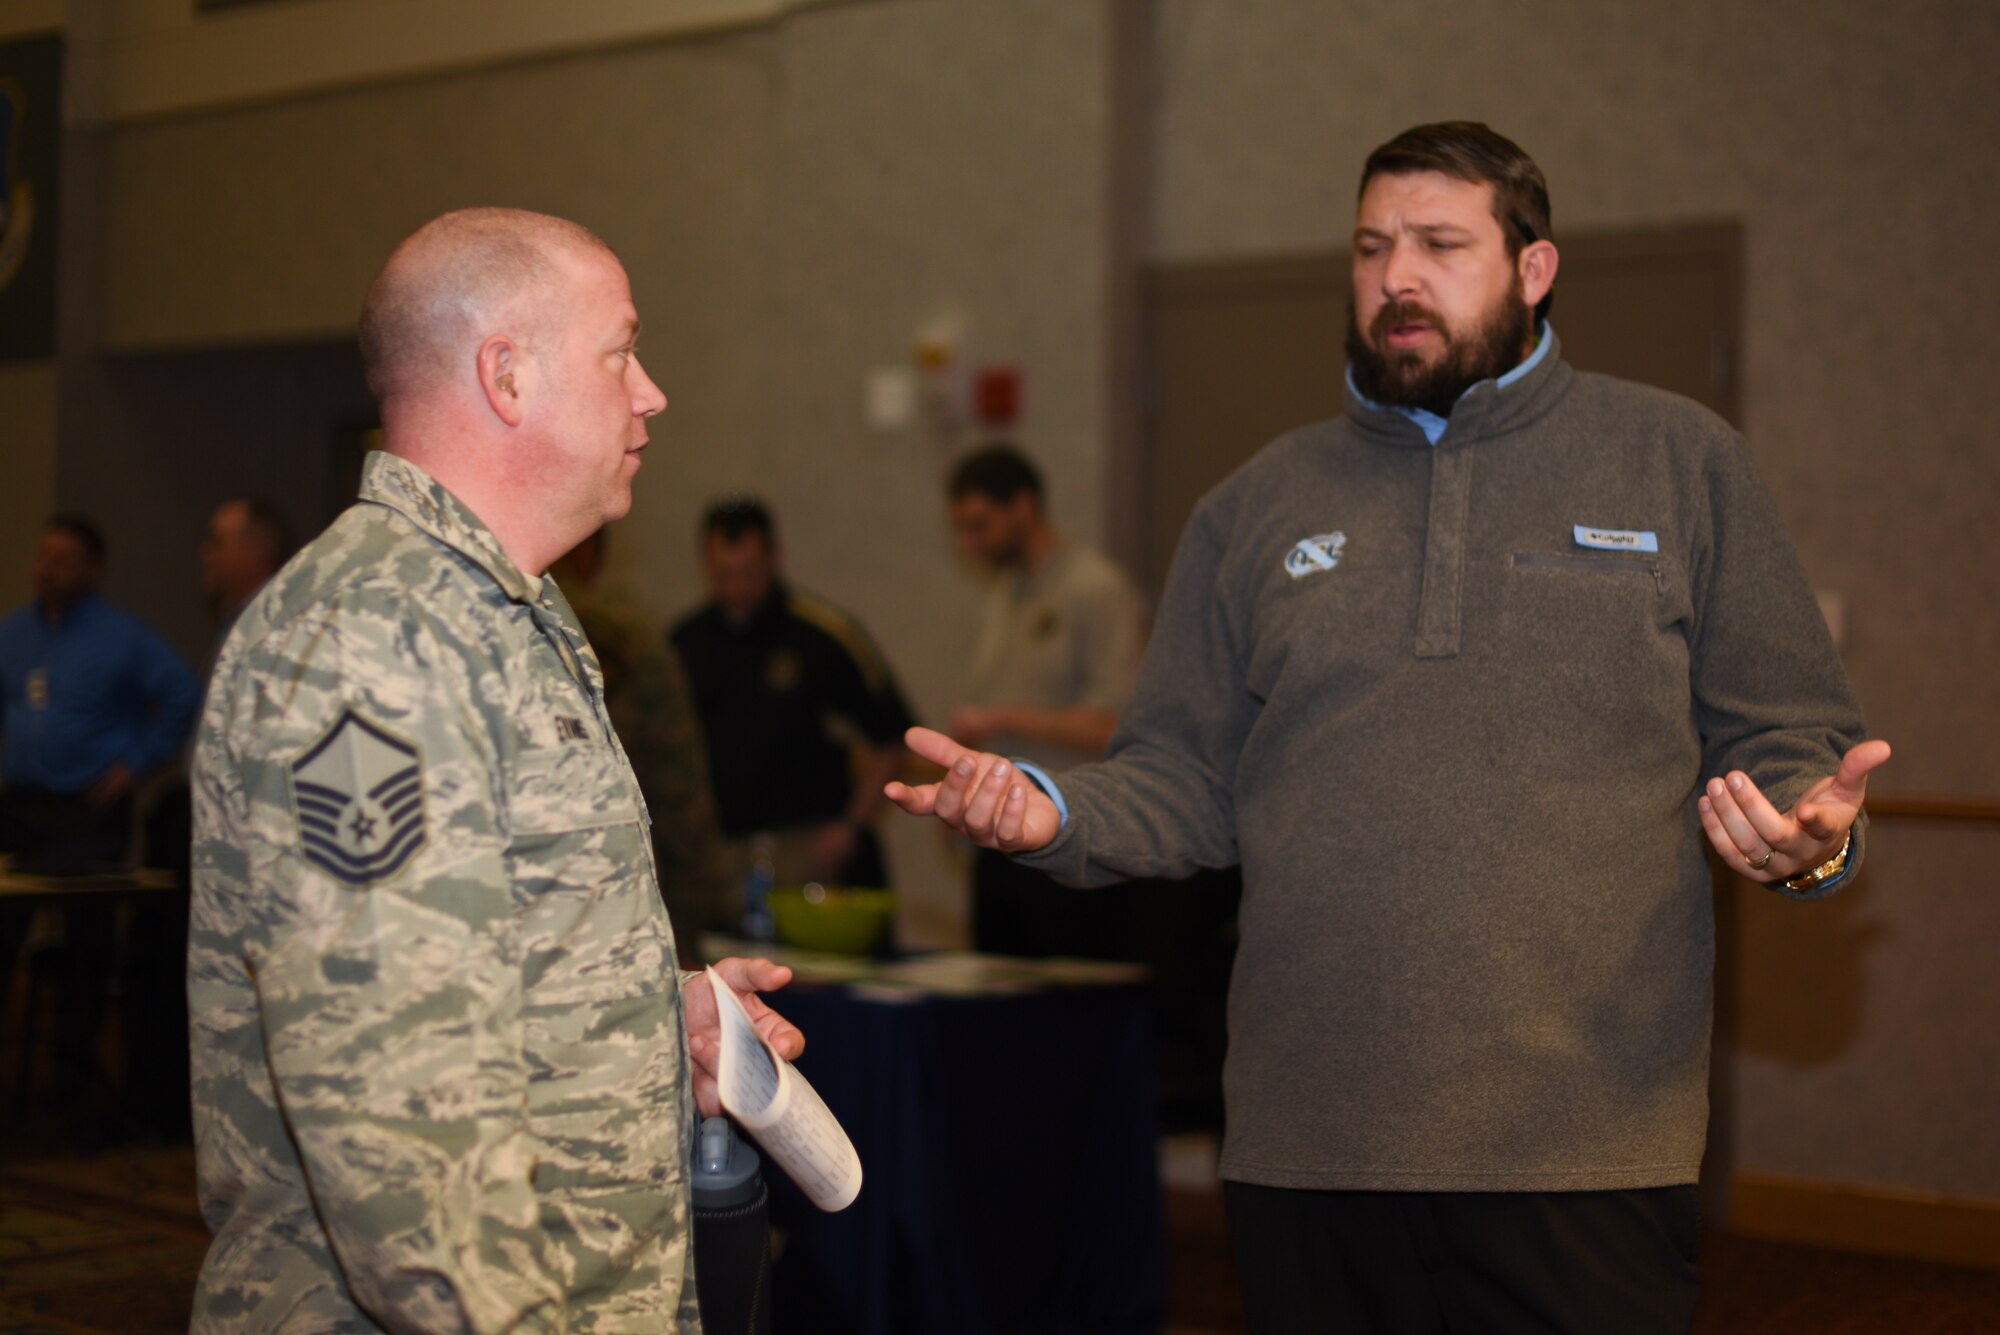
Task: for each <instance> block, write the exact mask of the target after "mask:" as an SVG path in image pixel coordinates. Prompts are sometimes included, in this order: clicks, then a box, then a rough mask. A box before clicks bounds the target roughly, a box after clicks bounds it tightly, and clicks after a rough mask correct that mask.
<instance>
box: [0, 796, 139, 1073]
mask: <svg viewBox="0 0 2000 1335" xmlns="http://www.w3.org/2000/svg"><path fill="white" fill-rule="evenodd" d="M131 842H132V798H131V796H130V795H129V794H128V795H126V796H124V797H121V798H119V799H117V800H116V801H114V802H111V803H109V804H106V805H102V806H100V805H98V804H97V803H94V802H92V801H91V800H90V799H89V798H88V797H87V796H85V795H84V794H82V793H52V792H49V791H47V790H45V789H40V788H21V787H14V788H10V789H8V790H7V791H6V792H4V793H0V851H4V852H8V853H11V854H13V855H14V865H15V867H16V868H17V869H18V870H20V871H24V872H34V873H38V874H45V875H56V876H62V875H78V874H82V873H87V872H93V871H104V870H108V869H111V868H115V867H117V866H118V865H119V864H120V863H122V862H123V861H124V859H125V856H126V854H127V853H128V852H129V851H130V848H131ZM32 916H33V914H32V912H31V911H29V910H24V909H20V908H12V907H10V908H6V909H0V998H4V997H5V996H6V995H7V989H8V988H9V987H11V986H12V982H13V968H14V963H15V960H16V958H17V957H18V956H19V955H20V953H21V944H22V942H23V940H24V939H25V938H26V936H27V931H28V925H29V920H30V919H31V918H32ZM117 922H118V919H117V912H116V910H115V909H113V908H109V907H106V906H104V905H100V904H85V905H84V906H82V907H73V908H67V909H64V910H63V937H64V945H63V948H62V954H61V956H60V958H59V959H58V960H57V961H56V967H57V971H58V972H57V977H58V979H59V980H60V1001H59V1003H58V1009H59V1012H60V1015H59V1020H58V1030H59V1035H60V1036H59V1039H58V1049H57V1058H58V1060H57V1067H56V1070H57V1079H58V1088H57V1091H56V1097H57V1098H58V1099H60V1100H63V1101H65V1102H74V1101H77V1100H80V1099H81V1098H83V1097H84V1096H85V1095H86V1094H87V1093H88V1091H89V1086H90V1084H91V1082H92V1080H93V1079H94V1078H95V1073H96V1070H97V1058H96V1050H97V1036H98V1031H99V1029H100V1028H102V1026H103V1022H104V1011H105V1004H106V1001H107V996H108V992H107V989H108V988H109V985H110V982H111V976H112V973H113V970H114V969H115V968H116V964H117V960H116V951H115V948H114V947H115V939H116V934H117Z"/></svg>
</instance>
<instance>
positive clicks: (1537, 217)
mask: <svg viewBox="0 0 2000 1335" xmlns="http://www.w3.org/2000/svg"><path fill="white" fill-rule="evenodd" d="M1413 172H1442V173H1443V174H1444V175H1446V176H1451V177H1455V178H1457V179H1458V180H1461V181H1472V182H1474V183H1477V184H1481V185H1490V186H1492V187H1493V217H1494V219H1495V220H1496V221H1498V222H1499V224H1500V232H1501V235H1502V236H1504V237H1505V238H1506V241H1507V255H1508V258H1510V259H1511V258H1513V257H1514V256H1516V255H1519V254H1520V253H1521V248H1522V247H1523V246H1526V245H1528V244H1530V243H1532V242H1535V241H1548V240H1552V239H1553V237H1554V234H1553V232H1552V231H1551V229H1550V225H1549V183H1548V182H1547V181H1546V180H1544V179H1543V178H1542V169H1541V168H1540V167H1537V166H1536V165H1535V160H1534V159H1533V158H1531V157H1529V156H1528V155H1527V154H1526V153H1525V152H1523V151H1522V150H1521V146H1520V145H1519V144H1516V143H1515V142H1514V141H1513V140H1511V139H1509V138H1507V137H1506V136H1505V135H1503V134H1500V133H1498V132H1497V131H1495V130H1493V129H1491V128H1490V127H1488V126H1486V125H1484V124H1482V123H1480V122H1479V121H1438V122H1436V123H1435V124H1431V125H1418V126H1415V127H1413V128H1411V129H1408V130H1405V131H1403V132H1402V133H1401V134H1399V135H1397V136H1396V137H1395V138H1394V139H1391V140H1390V141H1389V142H1388V143H1386V144H1384V145H1382V146H1381V147H1380V148H1378V149H1376V150H1375V151H1374V152H1373V153H1370V154H1369V155H1368V161H1367V162H1366V163H1364V164H1362V167H1361V190H1360V191H1359V192H1357V194H1361V193H1366V191H1367V189H1368V183H1369V182H1370V181H1372V180H1374V179H1375V178H1376V177H1377V176H1407V175H1409V174H1411V173H1413ZM1554 301H1555V292H1554V291H1553V290H1551V291H1550V292H1549V293H1548V295H1546V296H1544V297H1543V298H1542V300H1541V302H1540V303H1539V304H1538V305H1536V307H1535V318H1536V319H1538V320H1545V319H1547V318H1548V314H1549V307H1550V306H1551V305H1552V304H1553V303H1554Z"/></svg>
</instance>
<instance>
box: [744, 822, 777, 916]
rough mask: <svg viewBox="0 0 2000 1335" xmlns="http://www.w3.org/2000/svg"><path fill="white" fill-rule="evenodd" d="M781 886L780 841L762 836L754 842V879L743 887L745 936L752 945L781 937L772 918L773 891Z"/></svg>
mask: <svg viewBox="0 0 2000 1335" xmlns="http://www.w3.org/2000/svg"><path fill="white" fill-rule="evenodd" d="M777 883H778V862H777V841H776V840H774V839H773V838H772V837H771V836H770V835H768V834H759V835H757V836H756V837H755V838H753V839H752V840H751V841H750V879H749V881H748V882H747V883H745V885H744V887H743V935H745V936H747V937H749V938H750V939H751V940H752V941H769V940H770V939H771V938H772V937H774V936H776V935H777V923H776V922H775V921H774V920H773V919H772V917H771V887H772V886H774V885H776V884H777Z"/></svg>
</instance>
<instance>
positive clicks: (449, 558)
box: [188, 209, 803, 1335]
mask: <svg viewBox="0 0 2000 1335" xmlns="http://www.w3.org/2000/svg"><path fill="white" fill-rule="evenodd" d="M637 335H638V315H637V312H636V311H635V310H634V308H633V306H632V302H631V294H630V288H629V285H628V283H627V280H626V277H625V273H624V269H623V267H622V266H621V265H620V264H619V263H618V261H617V259H616V257H615V256H614V255H613V254H612V253H611V252H610V250H609V249H608V248H606V247H605V246H604V244H603V243H602V242H601V241H599V240H598V239H597V238H596V237H594V236H592V235H591V234H590V233H589V232H587V231H585V230H584V229H582V228H580V227H577V226H576V225H574V224H571V223H567V222H563V221H561V220H559V219H554V218H548V217H544V216H541V215H536V214H528V213H520V212H516V211H512V210H497V209H478V210H465V211H461V212H458V213H451V214H446V215H444V216H443V217H441V218H439V219H436V220H434V221H432V222H431V223H429V224H427V225H426V226H424V227H423V228H420V229H419V230H418V231H417V232H416V233H414V234H413V235H412V236H411V237H410V238H408V239H407V240H406V241H404V243H403V244H402V245H401V246H400V247H398V249H397V250H396V252H395V253H394V254H393V255H392V256H391V257H390V259H389V262H388V264H387V266H386V267H385V268H384V269H383V271H382V273H381V275H380V276H379V277H378V278H377V279H376V280H375V283H374V285H373V287H372V288H371V289H370V292H369V296H368V301H367V304H366V306H365V308H364V310H363V313H362V322H361V342H362V353H363V359H364V364H365V365H366V367H367V370H368V375H369V383H370V387H371V389H372V390H373V391H374V393H375V395H376V397H377V399H378V401H379V402H380V404H381V408H382V417H383V426H384V450H383V452H381V453H377V454H375V455H373V456H371V457H370V459H369V461H368V463H367V466H366V469H365V471H364V474H363V480H362V490H361V503H360V504H358V505H356V506H354V507H353V508H351V509H350V510H348V511H347V513H346V514H344V515H343V516H342V517H341V518H340V519H338V520H337V521H335V523H334V524H333V526H332V527H331V528H329V529H328V530H327V531H326V532H325V533H324V534H322V535H321V536H320V537H319V538H318V539H317V540H316V541H315V542H313V543H312V544H311V545H310V546H309V547H307V549H306V550H305V551H304V552H302V553H301V554H300V555H299V557H298V558H297V559H295V560H294V561H293V562H292V563H291V564H290V565H288V566H287V567H286V569H285V570H284V571H283V572H282V573H281V574H280V575H279V576H278V577H277V578H276V579H274V580H273V581H272V582H271V583H270V584H269V585H268V586H267V587H266V588H265V589H264V591H263V592H262V593H261V594H260V595H259V596H258V598H257V599H256V601H255V602H254V603H252V605H251V606H250V608H249V609H248V610H247V611H246V612H245V613H244V615H243V616H242V617H241V618H240V620H239V621H238V623H237V625H236V628H235V630H234V631H233V633H232V634H231V635H230V637H229V639H228V641H227V643H226V644H225V646H224V647H223V650H222V653H221V655H220V658H219V661H218V663H217V666H216V671H215V676H214V679H213V682H212V684H211V687H210V691H209V697H208V703H207V706H206V709H205V712H204V717H203V719H202V724H201V732H200V738H199V742H198V745H197V751H196V756H195V764H194V778H193V782H194V789H195V834H194V907H193V924H192V930H191V933H190V943H189V978H188V991H189V1003H190V1009H191V1011H192V1015H193V1027H194V1035H193V1042H192V1046H193V1062H194V1090H195V1123H196V1127H195V1129H196V1144H197V1154H198V1166H199V1172H200V1180H201V1204H202V1211H203V1215H204V1217H205V1218H206V1219H207V1221H208V1224H209V1226H210V1228H211V1229H212V1230H213V1232H214V1234H215V1238H214V1242H213V1244H212V1245H211V1247H210V1249H209V1253H208V1257H207V1260H206V1262H205V1264H204V1266H203V1270H202V1275H201V1280H200V1285H199V1289H198V1292H197V1294H196V1300H195V1309H194V1319H193V1326H192V1328H193V1330H194V1331H197V1332H207V1331H225V1330H226V1331H232V1332H234V1331H252V1332H261V1331H278V1330H283V1331H286V1332H299V1333H300V1335H321V1333H326V1335H332V1333H334V1332H339V1333H341V1335H345V1333H346V1332H362V1331H376V1330H392V1331H423V1332H455V1331H465V1332H500V1331H529V1330H532V1331H562V1332H579V1333H580V1332H592V1333H597V1335H610V1333H611V1332H626V1331H648V1332H656V1331H682V1332H687V1331H697V1330H699V1329H700V1325H701V1322H700V1315H699V1310H698V1306H697V1300H696V1294H695V1286H694V1270H693V1260H692V1248H691V1246H690V1237H689V1210H688V1193H687V1180H688V1175H689V1154H690V1144H691V1139H692V1133H693V1126H694V1121H695V1118H694V1108H695V1103H696V1101H699V1103H700V1105H701V1106H702V1107H703V1108H704V1110H706V1111H714V1108H715V1089H714V1077H713V1072H712V1070H711V1069H709V1068H710V1066H712V1062H713V1059H714V1053H715V1047H716V1039H715V1026H716V1013H715V998H714V997H713V996H712V995H710V994H709V992H708V984H707V982H706V980H705V979H701V978H696V979H693V980H690V981H688V982H686V983H685V984H683V982H682V981H681V980H680V979H679V978H678V976H677V974H676V970H675V967H674V955H675V951H674V943H673V937H672V932H671V930H670V928H669V926H668V922H667V919H666V915H665V912H664V910H663V908H662V905H661V900H660V892H659V887H658V884H657V880H656V876H655V872H654V869H653V862H652V855H651V851H650V849H649V847H648V838H647V818H646V812H645V807H644V804H643V801H642V800H641V798H640V795H639V790H638V787H637V784H636V782H635V781H634V778H633V775H632V770H631V767H630V765H629V764H628V763H627V761H626V758H625V754H624V752H623V750H622V749H621V748H620V746H619V744H618V740H617V738H616V736H615V734H614V733H613V731H612V728H611V724H610V720H609V717H608V715H607V713H606V710H605V705H604V694H603V677H602V673H601V670H600V668H599V666H598V663H597V660H596V656H595V655H594V654H593V653H592V651H591V648H590V645H589V643H588V641H587V640H586V639H585V637H584V635H583V633H582V631H581V630H580V629H579V628H578V625H577V621H576V617H575V614H574V613H573V612H572V610H571V609H570V607H569V604H568V603H567V602H566V601H565V599H564V597H563V595H562V593H561V591H560V590H559V589H557V587H556V585H555V582H554V581H553V580H552V579H548V578H545V577H544V576H543V575H542V574H541V573H540V572H542V571H544V570H546V569H547V568H548V566H549V564H550V563H551V562H552V561H554V560H555V559H556V558H557V557H558V556H560V555H561V554H562V553H563V552H564V551H565V550H567V549H568V548H569V547H570V546H571V545H573V544H574V543H576V542H577V541H579V540H580V539H582V538H583V537H585V536H586V535H588V534H589V533H591V532H592V531H593V530H595V529H596V528H597V527H598V526H599V525H601V524H603V523H604V522H606V521H607V520H610V519H613V518H616V517H617V516H619V515H621V514H623V513H624V512H625V511H626V510H627V509H628V508H629V506H630V503H631V492H630V484H631V480H632V477H633V475H634V474H635V473H636V472H637V470H638V466H639V451H640V450H641V449H642V448H643V447H644V445H645V442H646V427H645V421H646V419H647V418H649V417H651V416H653V415H654V414H655V413H657V412H659V411H660V410H661V409H663V408H664V407H665V406H666V399H665V396H664V395H662V394H661V393H660V391H659V389H658V388H657V387H656V386H655V385H654V384H653V382H652V381H651V380H650V379H649V378H648V377H647V375H646V373H645V371H644V370H643V369H641V367H640V365H639V362H638V359H637V356H636V350H635V345H636V340H637ZM724 973H725V976H726V977H727V978H728V979H729V981H730V983H731V985H732V986H733V987H735V988H736V989H737V990H738V991H739V992H744V993H749V992H751V991H752V990H754V989H758V988H772V987H777V986H781V985H782V984H783V983H784V982H785V981H786V980H787V979H788V978H789V971H788V970H785V969H783V968H781V967H779V966H776V965H773V964H770V963H769V962H768V961H762V960H732V961H728V962H726V964H725V966H724ZM746 1000H747V1001H748V1002H749V1003H750V1005H751V1007H752V1013H753V1015H755V1016H756V1017H757V1020H758V1023H759V1026H760V1028H762V1029H763V1030H764V1032H765V1033H766V1034H767V1036H769V1037H770V1038H771V1039H772V1041H773V1042H774V1044H775V1045H776V1046H777V1048H778V1050H779V1051H780V1052H782V1053H785V1054H787V1055H792V1054H795V1053H796V1052H797V1051H798V1050H799V1049H800V1048H802V1047H803V1038H802V1037H801V1036H800V1035H799V1033H798V1031H797V1030H796V1029H795V1028H793V1027H792V1026H790V1025H789V1024H786V1023H785V1022H784V1021H783V1020H782V1019H781V1018H780V1017H779V1016H777V1015H776V1014H775V1013H774V1012H772V1011H770V1010H769V1009H768V1008H767V1007H764V1006H763V1005H762V1003H761V1002H758V1001H757V1000H756V999H755V997H754V996H749V997H746ZM690 1059H692V1061H690Z"/></svg>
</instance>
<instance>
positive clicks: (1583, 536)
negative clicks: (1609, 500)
mask: <svg viewBox="0 0 2000 1335" xmlns="http://www.w3.org/2000/svg"><path fill="white" fill-rule="evenodd" d="M1576 545H1577V546H1579V547H1595V548H1597V549H1598V550H1599V551H1604V552H1657V551H1659V550H1660V537H1659V535H1658V534H1657V533H1645V532H1641V531H1639V530H1637V529H1628V528H1592V527H1591V526H1590V525H1588V524H1578V525H1577V526H1576Z"/></svg>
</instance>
